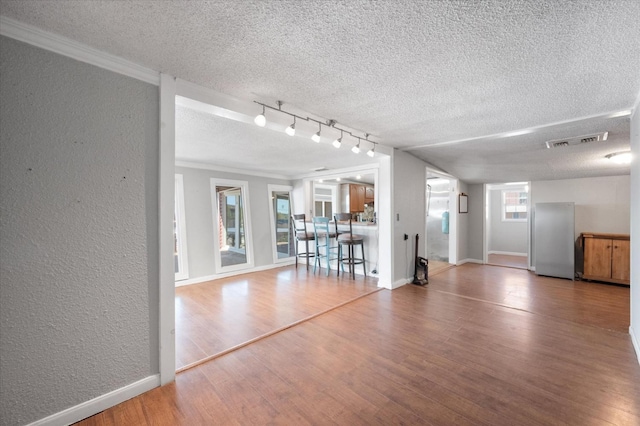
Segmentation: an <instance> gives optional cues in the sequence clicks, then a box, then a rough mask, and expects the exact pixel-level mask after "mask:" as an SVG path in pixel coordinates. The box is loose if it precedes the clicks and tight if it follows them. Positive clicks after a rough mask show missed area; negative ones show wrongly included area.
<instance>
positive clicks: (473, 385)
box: [80, 264, 640, 425]
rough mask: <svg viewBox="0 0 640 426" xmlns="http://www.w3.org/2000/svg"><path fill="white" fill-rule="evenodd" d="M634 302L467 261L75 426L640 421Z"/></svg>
mask: <svg viewBox="0 0 640 426" xmlns="http://www.w3.org/2000/svg"><path fill="white" fill-rule="evenodd" d="M300 278H302V277H300ZM628 304H629V288H623V287H615V286H608V285H604V284H594V283H583V282H572V281H569V280H559V279H554V278H546V277H537V276H536V275H535V274H533V273H531V272H528V271H526V270H519V269H512V268H501V267H493V266H482V265H471V264H467V265H463V266H459V267H457V268H452V269H449V270H446V271H443V272H441V273H439V274H437V275H435V276H433V277H432V279H431V280H430V284H429V285H428V286H425V287H419V286H413V285H406V286H404V287H401V288H399V289H397V290H394V291H387V290H383V291H379V292H375V293H373V294H370V295H368V296H365V297H363V298H360V299H358V300H356V301H354V302H352V303H349V304H346V305H344V306H342V307H340V308H338V309H335V310H332V311H330V312H328V313H326V314H323V315H320V316H318V317H316V318H314V319H311V320H309V321H306V322H303V323H301V324H299V325H297V326H295V327H293V328H289V329H287V330H285V331H283V332H281V333H277V334H275V335H272V336H270V337H267V338H265V339H262V340H259V341H257V342H255V343H252V344H251V345H248V346H245V347H243V348H241V349H239V350H237V351H234V352H232V353H229V354H227V355H224V356H222V357H220V358H217V359H215V360H213V361H211V362H207V363H204V364H202V365H200V366H197V367H195V368H192V369H189V370H187V371H185V372H183V373H180V374H178V375H177V379H176V381H175V383H172V384H169V385H166V386H163V387H161V388H157V389H154V390H152V391H150V392H147V393H145V394H143V395H141V396H139V397H136V398H133V399H131V400H129V401H126V402H124V403H122V404H120V405H118V406H116V407H113V408H111V409H109V410H106V411H104V412H102V413H100V414H98V415H96V416H93V417H91V418H89V419H86V420H85V421H83V422H81V423H80V424H82V425H120V424H127V425H136V424H167V425H210V424H236V425H237V424H242V425H244V424H286V425H288V424H296V425H305V424H341V425H342V424H345V425H347V424H348V425H359V424H360V425H371V424H378V425H388V424H432V425H452V424H455V425H466V424H487V425H514V424H517V425H549V424H570V425H611V424H615V425H638V424H640V367H639V366H638V359H637V358H636V354H635V353H634V350H633V347H632V344H631V341H630V337H629V335H628V334H627V330H626V327H628V324H629V309H628V306H629V305H628Z"/></svg>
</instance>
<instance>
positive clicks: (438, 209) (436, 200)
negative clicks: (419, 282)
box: [425, 170, 457, 275]
mask: <svg viewBox="0 0 640 426" xmlns="http://www.w3.org/2000/svg"><path fill="white" fill-rule="evenodd" d="M426 191H427V192H426V209H425V214H426V239H425V240H426V241H425V243H426V250H425V253H426V254H427V259H429V273H430V274H431V275H432V274H434V273H436V272H440V271H442V270H444V269H448V268H450V267H451V266H453V265H455V264H456V262H457V245H456V228H457V211H456V191H457V180H456V179H455V178H452V177H450V176H447V175H444V174H440V173H437V172H434V171H431V170H427V185H426Z"/></svg>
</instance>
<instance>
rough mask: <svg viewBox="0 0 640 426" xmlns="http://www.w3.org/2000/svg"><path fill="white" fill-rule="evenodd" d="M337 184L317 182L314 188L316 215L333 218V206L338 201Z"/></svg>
mask: <svg viewBox="0 0 640 426" xmlns="http://www.w3.org/2000/svg"><path fill="white" fill-rule="evenodd" d="M336 193H337V191H336V186H333V185H319V184H315V185H314V188H313V208H314V215H315V216H322V217H326V218H329V220H333V206H334V205H335V202H336Z"/></svg>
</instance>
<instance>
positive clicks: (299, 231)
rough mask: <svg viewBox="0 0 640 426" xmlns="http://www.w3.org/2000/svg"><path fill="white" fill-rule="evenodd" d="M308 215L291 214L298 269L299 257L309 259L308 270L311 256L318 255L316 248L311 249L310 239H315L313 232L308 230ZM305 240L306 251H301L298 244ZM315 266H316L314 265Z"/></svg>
mask: <svg viewBox="0 0 640 426" xmlns="http://www.w3.org/2000/svg"><path fill="white" fill-rule="evenodd" d="M305 219H306V217H305V215H304V214H294V215H292V216H291V231H292V232H293V236H294V238H295V239H296V244H295V245H296V269H298V258H299V257H305V258H306V259H307V271H308V270H309V258H310V257H314V256H315V255H316V253H315V250H314V251H309V241H313V240H315V236H314V235H313V233H311V232H308V231H307V223H306V221H305ZM301 242H304V246H305V251H304V252H300V251H299V248H298V244H299V243H301ZM314 268H315V266H314Z"/></svg>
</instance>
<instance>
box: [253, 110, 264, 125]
mask: <svg viewBox="0 0 640 426" xmlns="http://www.w3.org/2000/svg"><path fill="white" fill-rule="evenodd" d="M253 122H254V123H256V124H257V125H258V126H260V127H264V126H265V125H266V124H267V117H265V116H264V105H262V114H260V115H258V116H256V118H254V119H253Z"/></svg>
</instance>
